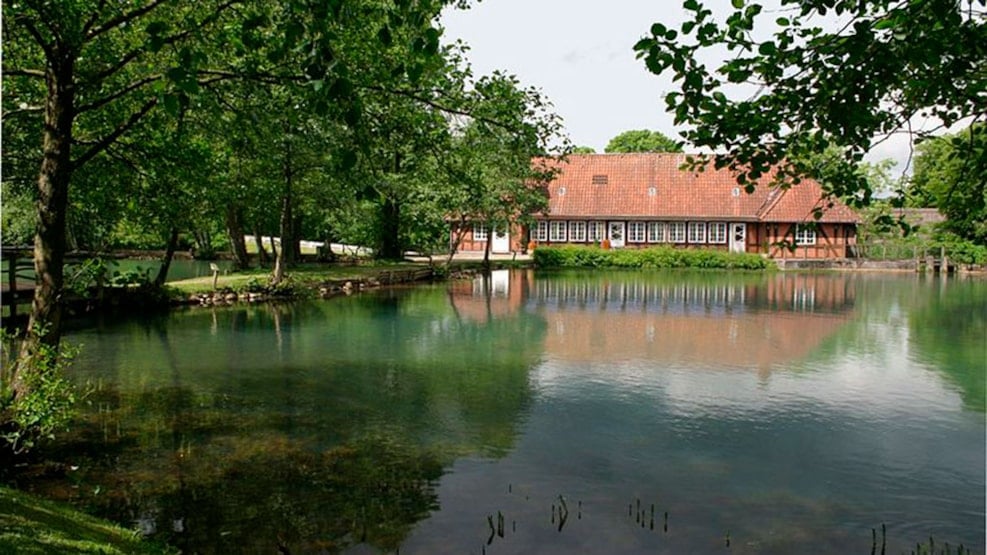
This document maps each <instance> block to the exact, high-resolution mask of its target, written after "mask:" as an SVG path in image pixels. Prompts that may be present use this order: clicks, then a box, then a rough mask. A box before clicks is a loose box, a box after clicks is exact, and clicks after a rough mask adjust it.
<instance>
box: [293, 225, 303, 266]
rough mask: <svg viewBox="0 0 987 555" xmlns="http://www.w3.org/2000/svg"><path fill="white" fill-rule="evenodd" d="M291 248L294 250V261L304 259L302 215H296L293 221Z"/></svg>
mask: <svg viewBox="0 0 987 555" xmlns="http://www.w3.org/2000/svg"><path fill="white" fill-rule="evenodd" d="M291 248H292V250H294V251H295V252H294V260H301V259H302V215H301V214H296V215H295V217H294V219H293V220H292V221H291Z"/></svg>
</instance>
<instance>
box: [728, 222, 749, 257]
mask: <svg viewBox="0 0 987 555" xmlns="http://www.w3.org/2000/svg"><path fill="white" fill-rule="evenodd" d="M730 252H747V224H745V223H732V224H730Z"/></svg>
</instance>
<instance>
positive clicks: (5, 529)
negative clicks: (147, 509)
mask: <svg viewBox="0 0 987 555" xmlns="http://www.w3.org/2000/svg"><path fill="white" fill-rule="evenodd" d="M0 553H18V554H27V553H44V554H49V553H56V554H58V553H66V554H68V553H72V554H75V553H101V554H113V553H121V554H123V553H128V554H129V553H134V554H142V553H153V554H164V553H176V551H175V550H172V549H168V548H165V547H162V546H160V545H156V544H153V543H150V542H145V541H142V540H141V539H140V537H139V536H138V534H137V533H136V532H135V531H133V530H127V529H125V528H121V527H120V526H117V525H116V524H112V523H110V522H107V521H104V520H100V519H98V518H94V517H92V516H89V515H86V514H83V513H81V512H79V511H77V510H75V509H72V508H70V507H67V506H63V505H60V504H58V503H53V502H51V501H46V500H42V499H38V498H36V497H34V496H31V495H28V494H26V493H23V492H20V491H17V490H12V489H8V488H5V487H2V486H0Z"/></svg>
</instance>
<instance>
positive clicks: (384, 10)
mask: <svg viewBox="0 0 987 555" xmlns="http://www.w3.org/2000/svg"><path fill="white" fill-rule="evenodd" d="M449 6H458V7H464V6H465V2H463V1H460V0H424V1H420V2H408V1H405V0H395V1H390V0H388V1H383V2H380V1H377V0H353V1H346V2H339V1H330V2H315V3H312V2H308V1H307V0H283V1H280V2H266V1H262V0H197V1H192V0H170V1H169V0H142V1H139V2H123V3H121V2H105V1H96V0H64V1H60V2H47V1H41V0H25V1H23V2H5V3H4V4H3V44H4V72H3V89H4V94H3V98H2V106H3V121H4V126H3V144H4V148H3V165H4V172H3V192H4V197H5V198H4V221H5V223H4V231H7V230H8V229H11V230H14V231H15V232H16V233H18V234H20V235H21V236H24V235H26V234H27V233H26V230H25V228H26V227H28V226H24V225H21V226H20V227H19V228H18V227H15V226H8V225H7V223H6V219H7V217H8V216H10V215H11V214H14V215H18V216H20V217H21V219H22V220H23V216H24V214H25V213H26V212H27V211H28V210H31V211H32V212H33V220H34V222H32V224H34V225H32V226H30V227H33V233H32V235H33V241H34V261H35V273H36V275H37V276H38V285H37V287H36V289H35V296H34V303H33V305H32V309H31V315H30V318H31V322H30V323H29V331H28V335H27V338H26V340H25V341H24V342H23V344H22V348H21V353H20V357H19V360H21V361H24V364H23V365H20V364H18V366H17V368H15V369H14V371H13V372H11V373H9V374H6V375H5V379H7V378H9V383H4V384H0V385H2V389H3V391H4V392H6V391H7V390H8V389H9V390H10V391H12V392H13V395H12V398H20V397H22V396H23V395H24V394H26V393H28V392H29V389H30V387H31V386H30V384H29V383H28V382H27V381H26V378H27V377H29V375H30V370H31V368H30V362H29V361H30V360H31V359H32V356H33V355H34V354H36V353H40V352H43V351H45V350H44V349H42V347H46V348H55V347H57V345H58V341H59V336H60V314H61V303H60V298H61V297H62V293H63V289H64V286H65V279H64V278H65V276H64V269H63V267H64V264H63V262H64V256H65V253H66V250H67V249H68V248H75V247H79V246H88V247H90V248H92V247H101V246H106V244H107V243H109V242H110V241H109V238H112V237H114V236H116V237H117V238H119V236H120V235H121V234H124V235H131V234H133V235H137V234H141V235H145V236H156V237H159V238H160V239H159V244H158V245H157V246H159V247H160V246H164V244H167V252H168V253H169V254H168V255H166V256H170V253H172V252H173V251H174V249H175V248H176V247H177V243H178V238H179V234H180V233H185V234H191V235H192V236H194V238H195V243H196V246H197V248H198V251H199V252H209V251H212V250H213V247H214V245H213V243H212V241H213V238H214V237H222V236H223V235H224V231H225V232H226V233H225V235H227V236H228V237H229V240H230V247H231V250H232V251H233V252H234V255H235V257H236V258H237V260H238V262H240V263H243V261H244V260H245V259H246V249H245V245H244V244H243V239H242V238H243V234H244V232H245V231H248V230H249V231H253V232H254V234H255V235H256V236H259V235H261V234H264V235H268V236H280V237H281V239H282V245H281V247H280V248H279V249H278V250H277V253H276V256H275V260H276V263H275V268H274V270H275V271H274V272H273V274H272V284H273V283H276V282H278V281H279V280H280V279H281V278H282V277H283V276H284V270H285V268H286V267H287V266H289V265H290V264H291V262H292V256H293V255H294V254H296V251H295V249H296V248H297V245H298V241H297V239H299V238H300V237H301V236H302V234H306V235H307V236H308V237H315V238H323V239H335V238H337V237H334V236H337V235H338V234H339V233H341V232H342V231H344V230H347V231H353V232H356V233H359V232H366V227H367V222H372V226H373V227H374V230H375V231H377V232H378V233H377V234H376V235H377V236H376V237H372V238H371V239H373V240H374V241H375V242H376V245H375V246H377V247H378V251H377V252H378V253H380V254H381V255H383V256H399V255H400V254H401V253H403V251H404V249H405V248H406V247H408V246H410V243H414V244H415V245H419V244H424V243H428V242H429V241H432V242H434V240H435V236H441V235H442V234H443V233H444V230H443V229H442V224H444V223H445V221H444V219H443V214H444V213H449V212H451V211H455V210H460V211H462V210H466V209H469V208H475V207H488V206H490V204H491V200H490V199H491V198H492V199H494V200H493V202H494V203H495V204H497V205H498V206H499V207H500V208H501V209H502V210H505V211H511V210H513V209H514V208H512V205H511V202H514V201H517V202H522V201H523V202H527V201H526V200H524V199H521V196H520V195H511V194H508V193H510V191H506V192H505V191H504V190H501V189H499V188H496V187H487V186H486V185H485V184H486V183H488V182H489V181H490V179H491V178H490V177H489V176H490V175H492V173H490V172H488V173H487V174H486V175H487V177H484V178H483V179H477V180H475V182H474V184H475V185H476V191H474V193H475V195H474V196H479V197H483V196H488V197H490V198H475V199H472V200H474V201H476V202H475V203H474V204H469V205H452V206H450V205H449V204H442V203H440V202H436V198H443V199H446V200H449V199H453V200H455V199H457V198H458V199H459V200H462V198H461V197H457V196H456V195H455V194H454V193H455V191H453V192H450V191H449V189H456V188H462V187H463V186H464V185H463V183H462V182H460V181H458V180H456V179H453V178H451V175H452V174H447V175H442V172H443V171H446V170H445V169H444V168H443V166H442V164H441V163H440V161H443V160H446V159H450V158H454V157H456V156H458V153H459V149H460V146H459V144H460V143H461V142H462V141H461V140H460V138H459V135H460V131H461V130H462V128H463V127H464V126H468V127H469V128H470V129H471V131H470V132H469V135H470V136H471V139H470V140H471V141H475V142H476V144H485V145H488V146H490V147H491V149H492V150H491V152H490V153H491V154H493V153H494V152H496V156H493V155H491V156H490V157H489V158H488V159H487V161H486V162H485V163H489V164H493V163H500V162H502V161H504V160H509V161H511V162H512V163H511V164H510V165H509V167H506V168H502V169H501V171H502V172H507V173H506V174H505V173H501V174H500V176H501V177H503V178H505V179H508V178H509V179H510V181H511V182H512V183H523V182H524V179H525V178H526V177H527V176H528V174H529V173H530V171H531V170H530V167H529V163H528V161H529V160H530V159H531V157H532V156H534V155H544V154H546V153H549V152H550V151H553V150H554V149H556V148H558V149H560V150H564V149H565V148H566V146H565V145H567V141H566V140H565V139H564V138H563V137H562V136H561V134H562V129H561V125H560V123H559V120H558V118H557V116H555V114H553V113H552V112H551V110H550V109H549V106H550V105H549V104H548V102H546V101H545V100H543V99H542V97H541V95H540V93H539V92H538V91H536V90H534V89H529V88H524V87H522V86H521V84H520V83H519V82H518V81H517V80H516V79H515V78H514V77H513V76H510V75H506V74H495V75H493V76H487V77H482V76H481V77H474V75H473V73H472V70H471V69H470V67H469V64H468V62H467V60H466V58H465V56H464V53H465V51H466V48H465V47H464V46H462V45H461V44H452V45H445V46H444V45H443V44H442V42H441V37H442V29H441V27H439V25H438V17H439V15H440V13H441V10H442V9H444V8H446V7H449ZM39 145H40V148H39ZM552 145H562V146H559V147H554V146H552ZM494 147H495V148H494ZM517 160H524V161H525V163H524V164H523V165H522V164H517V163H514V162H516V161H517ZM437 168H438V169H437ZM444 189H445V190H444ZM8 196H13V197H14V198H16V199H17V200H18V202H15V203H12V204H11V206H13V207H14V208H15V210H13V211H8V210H7V206H8ZM28 207H33V210H32V209H31V208H28ZM493 212H494V211H492V210H491V211H489V213H491V214H492V213H493ZM409 214H410V215H411V217H409ZM419 222H423V224H422V225H421V226H419V229H415V227H416V225H417V224H418V223H419ZM422 233H425V234H430V235H431V236H432V237H431V238H421V237H420V236H421V235H422ZM369 235H370V234H369V233H365V234H364V237H361V238H367V237H368V236H369ZM363 244H366V243H363ZM145 246H146V245H145ZM271 247H272V248H273V247H274V245H273V244H271ZM263 254H264V253H263V251H261V257H262V258H263ZM48 350H50V349H48ZM45 352H46V351H45ZM22 369H26V370H27V371H26V372H21V370H22ZM0 409H2V407H0ZM2 417H3V414H0V418H2Z"/></svg>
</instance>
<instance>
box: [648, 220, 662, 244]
mask: <svg viewBox="0 0 987 555" xmlns="http://www.w3.org/2000/svg"><path fill="white" fill-rule="evenodd" d="M648 242H649V243H664V242H665V222H648Z"/></svg>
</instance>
